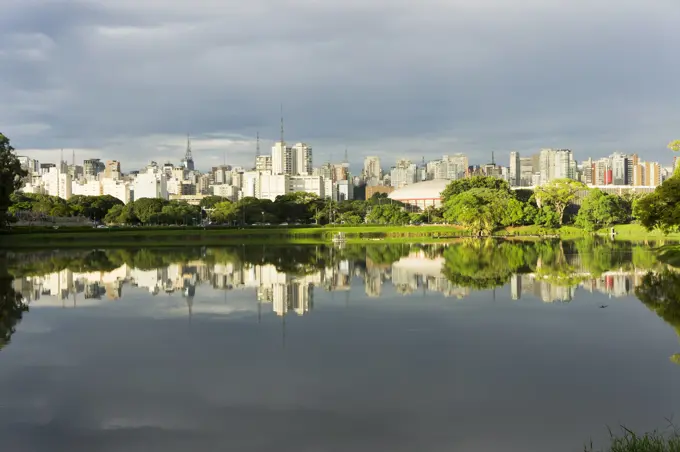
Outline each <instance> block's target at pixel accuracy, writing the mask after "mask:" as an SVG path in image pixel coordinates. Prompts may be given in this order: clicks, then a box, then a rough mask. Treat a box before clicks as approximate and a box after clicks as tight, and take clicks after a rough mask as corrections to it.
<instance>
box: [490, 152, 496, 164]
mask: <svg viewBox="0 0 680 452" xmlns="http://www.w3.org/2000/svg"><path fill="white" fill-rule="evenodd" d="M491 164H492V165H493V166H496V159H495V158H494V155H493V151H491Z"/></svg>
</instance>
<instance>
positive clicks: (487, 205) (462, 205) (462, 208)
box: [444, 188, 521, 235]
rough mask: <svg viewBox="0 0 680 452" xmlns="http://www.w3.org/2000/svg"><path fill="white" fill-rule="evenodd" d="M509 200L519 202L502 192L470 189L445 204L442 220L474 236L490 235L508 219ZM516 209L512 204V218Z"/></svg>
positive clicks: (487, 189) (488, 189)
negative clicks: (462, 228)
mask: <svg viewBox="0 0 680 452" xmlns="http://www.w3.org/2000/svg"><path fill="white" fill-rule="evenodd" d="M511 200H512V201H515V202H517V203H518V202H519V201H517V200H515V199H513V198H512V197H511V195H510V194H509V193H508V192H506V191H504V190H496V189H490V188H472V189H470V190H467V191H464V192H461V193H459V194H457V195H454V196H453V197H452V198H450V199H449V200H448V201H447V202H446V204H445V205H444V209H445V210H444V218H445V219H446V221H449V222H451V223H457V224H459V225H461V226H463V227H465V228H467V229H469V230H470V232H472V233H473V234H475V235H484V234H490V233H491V232H493V231H494V230H495V229H496V228H498V226H500V225H501V224H503V223H504V221H505V219H506V218H508V217H509V212H508V209H509V206H510V201H511ZM516 209H517V205H516V204H515V203H513V204H512V210H513V213H512V214H511V215H512V216H513V217H514V216H516V212H515V210H516ZM520 211H521V209H520ZM513 219H514V218H513Z"/></svg>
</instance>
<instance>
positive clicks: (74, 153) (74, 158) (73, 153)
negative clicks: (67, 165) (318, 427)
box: [71, 149, 76, 166]
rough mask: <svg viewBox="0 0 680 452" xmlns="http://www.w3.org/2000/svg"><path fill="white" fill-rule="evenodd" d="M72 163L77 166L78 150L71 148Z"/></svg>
mask: <svg viewBox="0 0 680 452" xmlns="http://www.w3.org/2000/svg"><path fill="white" fill-rule="evenodd" d="M71 153H72V155H71V165H73V166H76V150H75V149H71Z"/></svg>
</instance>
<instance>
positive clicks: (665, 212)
mask: <svg viewBox="0 0 680 452" xmlns="http://www.w3.org/2000/svg"><path fill="white" fill-rule="evenodd" d="M633 216H634V217H635V218H636V219H637V220H638V221H639V222H640V224H642V226H644V227H645V228H646V229H647V230H648V231H651V230H653V229H659V230H661V231H662V232H663V233H664V234H668V233H669V232H673V231H677V230H678V228H679V227H680V175H678V174H676V175H674V176H673V177H671V178H669V179H666V180H665V181H664V183H663V184H661V185H659V186H658V187H656V189H655V190H654V192H653V193H650V194H648V195H646V196H644V197H642V198H640V199H638V200H636V201H635V202H634V203H633Z"/></svg>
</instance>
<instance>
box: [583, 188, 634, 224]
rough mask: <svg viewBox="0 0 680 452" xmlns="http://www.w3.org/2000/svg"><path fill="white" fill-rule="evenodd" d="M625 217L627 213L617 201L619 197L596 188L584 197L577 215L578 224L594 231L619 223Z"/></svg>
mask: <svg viewBox="0 0 680 452" xmlns="http://www.w3.org/2000/svg"><path fill="white" fill-rule="evenodd" d="M624 217H625V213H624V212H623V209H622V208H621V205H620V204H619V203H618V202H617V197H615V196H612V195H608V194H606V193H604V192H603V191H602V190H599V189H594V190H590V192H589V193H588V196H586V197H585V198H584V199H583V203H582V204H581V208H580V209H579V211H578V214H577V215H576V225H577V226H580V227H582V228H583V229H585V230H586V231H589V232H593V231H597V230H598V229H601V228H605V227H608V226H611V225H612V224H614V223H619V222H621V221H622V219H623V218H624Z"/></svg>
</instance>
